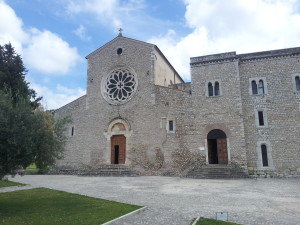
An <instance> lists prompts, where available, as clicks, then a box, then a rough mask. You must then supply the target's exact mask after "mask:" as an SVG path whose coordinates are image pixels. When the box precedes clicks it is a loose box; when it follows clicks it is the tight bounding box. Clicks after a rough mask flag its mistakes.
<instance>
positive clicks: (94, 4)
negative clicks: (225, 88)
mask: <svg viewBox="0 0 300 225" xmlns="http://www.w3.org/2000/svg"><path fill="white" fill-rule="evenodd" d="M119 27H122V28H123V30H124V31H123V35H124V36H126V37H130V38H134V39H138V40H142V41H146V42H150V43H153V44H156V45H158V47H159V48H160V49H161V50H162V52H163V53H164V54H165V55H166V57H167V58H168V59H169V60H170V62H171V63H172V65H173V66H174V67H175V68H176V69H177V71H178V72H179V73H180V74H181V75H182V77H183V78H184V79H185V80H186V81H188V80H190V74H189V57H192V56H199V55H205V54H213V53H220V52H226V51H237V53H245V52H254V51H263V50H269V49H279V48H288V47H296V46H300V0H226V1H224V0H164V1H162V0H151V1H150V0H149V1H147V0H86V1H84V0H52V1H44V0H30V1H28V0H0V44H4V43H8V42H11V43H12V44H13V45H14V46H15V48H16V50H17V51H18V53H19V54H21V56H22V58H23V61H24V63H25V66H26V68H27V69H28V70H29V72H28V75H27V80H28V81H29V82H30V85H31V87H32V88H33V89H35V90H36V91H37V92H38V94H39V95H42V96H43V97H44V99H43V104H44V106H45V107H46V108H47V109H54V108H58V107H60V106H62V105H64V104H66V103H68V102H70V101H72V100H74V99H76V98H77V97H80V96H81V95H83V94H85V89H86V61H85V56H86V55H88V54H89V53H90V52H92V51H93V50H95V49H97V48H99V47H100V46H102V45H103V44H105V43H106V42H108V41H110V40H111V39H113V38H114V37H115V36H116V35H117V34H118V28H119Z"/></svg>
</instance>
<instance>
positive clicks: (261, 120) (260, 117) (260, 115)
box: [258, 111, 265, 126]
mask: <svg viewBox="0 0 300 225" xmlns="http://www.w3.org/2000/svg"><path fill="white" fill-rule="evenodd" d="M258 124H259V126H264V125H265V122H264V112H263V111H258Z"/></svg>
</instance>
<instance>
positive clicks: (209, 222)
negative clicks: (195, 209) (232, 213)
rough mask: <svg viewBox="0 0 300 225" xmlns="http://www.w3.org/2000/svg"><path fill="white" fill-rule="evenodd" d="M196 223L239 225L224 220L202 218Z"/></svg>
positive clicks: (197, 224) (203, 224)
mask: <svg viewBox="0 0 300 225" xmlns="http://www.w3.org/2000/svg"><path fill="white" fill-rule="evenodd" d="M196 225H238V224H237V223H231V222H224V221H220V220H214V219H208V218H200V219H199V220H198V222H197V223H196Z"/></svg>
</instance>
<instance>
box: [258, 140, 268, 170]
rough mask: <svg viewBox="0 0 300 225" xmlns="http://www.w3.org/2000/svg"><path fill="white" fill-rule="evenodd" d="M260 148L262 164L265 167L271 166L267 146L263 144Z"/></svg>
mask: <svg viewBox="0 0 300 225" xmlns="http://www.w3.org/2000/svg"><path fill="white" fill-rule="evenodd" d="M260 147H261V158H262V164H263V166H269V163H268V152H267V146H266V145H265V144H262V145H261V146H260Z"/></svg>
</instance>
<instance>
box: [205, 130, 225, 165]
mask: <svg viewBox="0 0 300 225" xmlns="http://www.w3.org/2000/svg"><path fill="white" fill-rule="evenodd" d="M207 146H208V163H209V164H228V150H227V136H226V134H225V133H224V132H223V131H222V130H218V129H215V130H212V131H210V132H209V133H208V134H207Z"/></svg>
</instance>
